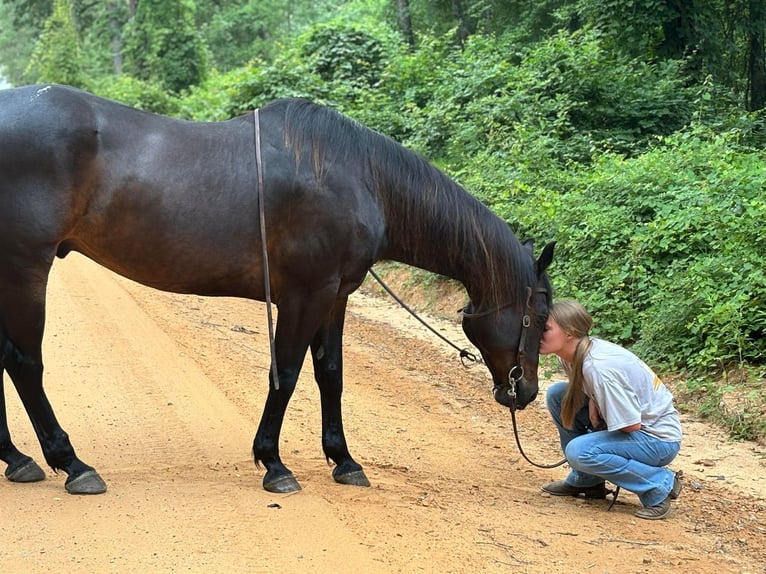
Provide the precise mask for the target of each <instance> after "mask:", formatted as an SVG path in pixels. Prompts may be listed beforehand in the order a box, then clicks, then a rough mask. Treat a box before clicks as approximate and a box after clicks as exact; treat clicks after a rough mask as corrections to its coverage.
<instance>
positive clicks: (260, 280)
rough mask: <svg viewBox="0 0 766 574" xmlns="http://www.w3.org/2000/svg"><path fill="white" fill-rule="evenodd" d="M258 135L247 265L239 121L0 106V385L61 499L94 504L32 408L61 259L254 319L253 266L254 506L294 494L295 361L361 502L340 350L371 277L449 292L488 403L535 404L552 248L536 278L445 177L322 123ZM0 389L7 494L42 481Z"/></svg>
mask: <svg viewBox="0 0 766 574" xmlns="http://www.w3.org/2000/svg"><path fill="white" fill-rule="evenodd" d="M258 116H259V117H258V128H259V133H260V139H261V148H260V153H261V162H262V172H261V176H262V178H263V186H262V188H261V189H260V191H261V192H262V193H261V194H260V195H262V196H263V203H262V209H263V221H264V224H265V227H266V230H265V231H267V234H266V236H267V242H266V245H265V246H264V245H262V242H261V237H262V234H261V232H262V231H263V230H262V229H261V223H260V221H259V205H258V196H259V193H258V191H259V185H258V177H257V171H258V170H257V169H256V160H255V154H254V143H255V142H254V131H253V125H254V119H255V118H254V117H253V114H252V113H250V114H245V115H243V116H240V117H237V118H233V119H231V120H228V121H223V122H213V123H207V122H190V121H184V120H179V119H174V118H169V117H164V116H160V115H156V114H151V113H147V112H144V111H141V110H137V109H133V108H131V107H128V106H125V105H122V104H119V103H116V102H113V101H109V100H105V99H102V98H99V97H96V96H94V95H92V94H89V93H86V92H83V91H80V90H76V89H73V88H69V87H65V86H58V85H39V86H27V87H22V88H16V89H10V90H4V91H0V375H2V374H3V372H7V373H8V375H9V377H10V379H11V380H12V381H13V383H14V385H15V387H16V390H17V392H18V394H19V396H20V397H21V401H22V403H23V405H24V407H25V409H26V411H27V413H28V415H29V418H30V420H31V422H32V425H33V427H34V429H35V431H36V434H37V437H38V439H39V441H40V445H41V447H42V452H43V455H44V457H45V460H46V462H47V463H48V465H50V466H51V467H52V468H53V469H54V470H61V471H64V472H65V473H66V474H67V479H66V482H65V487H66V489H67V491H69V492H70V493H75V494H88V493H100V492H104V491H105V490H106V484H105V482H104V481H103V479H102V478H101V476H100V475H99V474H98V472H97V471H96V470H95V469H94V468H93V467H91V466H90V465H88V464H86V463H85V462H83V461H82V460H81V459H80V458H79V457H78V456H77V454H76V453H75V450H74V448H73V446H72V443H71V441H70V439H69V436H68V435H67V433H66V432H65V431H64V430H63V429H62V428H61V426H60V425H59V423H58V422H57V420H56V417H55V415H54V411H53V408H52V406H51V405H50V403H49V402H48V399H47V397H46V395H45V392H44V389H43V357H42V352H41V344H42V340H43V329H44V324H45V304H46V302H45V292H46V284H47V281H48V274H49V271H50V268H51V266H52V264H53V262H54V259H55V258H56V257H57V256H58V257H60V258H64V257H65V256H66V255H67V253H69V252H71V251H77V252H80V253H82V254H84V255H86V256H87V257H89V258H91V259H92V260H94V261H95V262H97V263H99V264H100V265H103V266H104V267H106V268H108V269H110V270H112V271H114V272H116V273H118V274H120V275H123V276H125V277H127V278H129V279H132V280H134V281H136V282H138V283H142V284H144V285H148V286H150V287H153V288H156V289H161V290H166V291H172V292H177V293H193V294H197V295H202V296H232V297H242V298H247V299H252V300H257V301H265V300H266V292H265V287H264V272H265V270H266V263H267V262H268V271H269V282H268V287H269V290H270V294H269V295H270V298H271V299H273V302H274V304H275V305H276V306H277V308H278V311H279V312H278V316H277V321H276V329H275V334H274V361H273V363H272V365H276V367H275V368H276V369H277V371H278V372H277V373H276V375H277V377H276V379H277V380H278V381H279V385H278V387H277V386H275V385H269V391H268V395H267V398H266V401H265V405H264V409H263V413H262V416H261V419H260V423H259V426H258V429H257V432H256V434H255V438H254V441H253V457H254V460H255V463H256V465H259V466H261V465H262V466H263V467H265V475H264V477H263V486H264V488H265V489H266V490H268V491H271V492H292V491H295V490H299V489H300V485H299V483H298V482H297V481H296V479H295V477H294V476H293V474H292V472H291V471H290V470H289V469H288V468H287V466H285V464H284V463H283V461H282V458H281V456H280V449H279V441H280V432H281V428H282V422H283V419H284V416H285V411H286V408H287V405H288V402H289V400H290V398H291V395H292V394H293V391H294V389H295V384H296V381H297V379H298V375H299V373H300V369H301V366H302V364H303V360H304V357H305V355H306V353H307V351H309V350H310V352H311V356H312V359H313V369H314V378H315V380H316V383H317V385H318V387H319V391H320V401H321V412H322V434H321V440H322V448H323V451H324V454H325V456H326V457H327V459H328V461H329V462H331V463H332V464H333V465H334V468H333V471H332V475H333V477H334V479H335V480H336V481H337V482H339V483H343V484H351V485H360V486H368V485H369V484H370V483H369V481H368V479H367V477H366V475H365V473H364V470H363V468H362V466H361V465H360V464H359V463H358V462H356V461H355V460H354V458H352V456H351V454H350V452H349V449H348V445H347V441H346V437H345V433H344V429H343V417H342V410H341V395H342V391H343V368H342V365H343V361H342V339H343V325H344V317H345V311H346V303H347V300H348V297H349V295H350V294H351V293H353V292H354V291H355V290H356V289H357V288H358V287H359V285H360V284H361V283H362V281H363V279H364V277H365V275H366V274H367V272H368V270H369V269H370V268H371V267H372V265H373V264H374V263H375V262H377V261H380V260H393V261H399V262H402V263H405V264H409V265H412V266H415V267H419V268H422V269H425V270H429V271H432V272H435V273H438V274H441V275H444V276H447V277H451V278H453V279H456V280H458V281H460V282H461V283H462V284H463V286H464V287H465V289H466V291H467V294H468V297H469V299H470V302H469V303H468V305H467V306H466V308H465V313H464V317H463V329H464V331H465V333H466V335H467V337H468V338H469V340H470V341H471V342H472V344H473V345H475V346H476V348H477V349H478V350H479V352H480V353H481V355H482V358H483V360H484V362H485V363H486V365H487V367H488V368H489V371H490V372H491V374H492V378H493V381H494V386H495V391H496V392H495V397H496V399H497V400H498V401H499V402H501V403H503V404H506V405H507V403H506V402H505V401H507V399H506V398H505V397H507V393H506V392H503V391H504V390H507V389H508V388H509V386H510V384H511V382H513V387H514V395H515V396H514V400H515V405H516V406H517V407H519V408H523V407H524V406H525V405H527V404H528V403H529V402H530V401H532V400H534V398H535V396H536V394H537V391H538V383H537V363H538V347H539V341H540V337H541V334H542V331H543V328H544V324H545V321H546V318H547V310H548V306H549V305H550V301H551V286H550V282H549V279H548V277H547V274H546V269H547V267H548V266H549V265H550V263H551V260H552V257H553V244H549V245H547V246H546V247H545V248H544V249H543V251H542V253H541V255H540V258H539V259H535V256H534V254H533V252H532V249H531V245H529V244H527V245H522V244H521V243H520V242H519V241H518V240H517V238H516V237H515V236H514V234H513V233H512V232H511V230H510V229H509V227H508V225H507V224H506V223H505V222H504V221H502V220H501V219H500V218H498V217H497V216H496V215H494V214H493V213H492V211H491V210H489V209H488V208H487V207H486V206H484V205H482V204H481V203H480V202H479V201H478V200H476V199H475V198H474V197H472V196H471V195H470V194H469V193H468V192H466V191H465V190H464V189H463V188H462V187H460V186H459V185H458V184H457V183H455V182H454V181H453V180H451V179H450V178H449V177H447V176H446V175H445V174H444V173H442V172H441V171H439V170H438V169H437V168H435V167H434V166H432V165H431V164H429V163H428V162H427V161H425V160H424V159H423V158H421V157H420V156H419V155H417V154H416V153H414V152H412V151H410V150H408V149H406V148H405V147H403V146H401V145H400V144H398V143H396V142H394V141H393V140H391V139H389V138H387V137H385V136H383V135H381V134H379V133H376V132H374V131H372V130H370V129H367V128H365V127H364V126H362V125H360V124H358V123H356V122H355V121H353V120H351V119H349V118H347V117H345V116H343V115H341V114H339V113H337V112H336V111H333V110H332V109H329V108H327V107H322V106H319V105H316V104H313V103H311V102H308V101H305V100H298V99H289V100H277V101H274V102H272V103H269V104H268V105H266V106H264V107H263V108H261V109H260V110H259V113H258ZM264 255H265V256H264ZM525 316H526V317H527V319H526V320H525V321H524V322H525V325H522V318H523V317H525ZM522 332H523V333H524V336H523V337H522ZM512 374H513V377H514V378H513V380H512V379H511V375H512ZM269 380H271V377H270V379H269ZM3 381H4V378H3V377H0V401H2V402H0V459H2V460H3V461H4V462H5V463H6V464H7V469H6V472H5V474H6V476H7V477H8V478H9V479H10V480H12V481H17V482H30V481H34V480H40V479H42V478H44V476H45V475H44V473H43V472H42V470H41V468H40V467H39V466H38V465H37V463H35V462H34V460H33V459H32V458H31V457H29V456H28V455H26V454H24V453H22V452H20V451H19V450H18V449H17V448H16V446H15V445H14V444H13V442H12V440H11V435H10V432H9V429H8V424H7V417H6V412H5V404H4V395H3V389H2V384H3Z"/></svg>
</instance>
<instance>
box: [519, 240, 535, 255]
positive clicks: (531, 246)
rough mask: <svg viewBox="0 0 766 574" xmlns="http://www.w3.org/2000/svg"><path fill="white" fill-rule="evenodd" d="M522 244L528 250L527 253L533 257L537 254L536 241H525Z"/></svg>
mask: <svg viewBox="0 0 766 574" xmlns="http://www.w3.org/2000/svg"><path fill="white" fill-rule="evenodd" d="M521 244H522V245H523V246H524V247H526V248H527V251H529V252H530V253H531V254H532V255H534V254H535V240H534V239H525V240H524V241H522V242H521Z"/></svg>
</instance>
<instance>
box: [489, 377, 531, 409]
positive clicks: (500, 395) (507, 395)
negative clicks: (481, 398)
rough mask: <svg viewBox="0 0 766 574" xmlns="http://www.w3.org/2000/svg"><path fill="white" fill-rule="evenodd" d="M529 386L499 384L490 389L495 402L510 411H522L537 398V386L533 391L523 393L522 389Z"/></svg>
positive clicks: (523, 384) (522, 384)
mask: <svg viewBox="0 0 766 574" xmlns="http://www.w3.org/2000/svg"><path fill="white" fill-rule="evenodd" d="M528 386H531V385H530V384H529V383H521V384H517V383H501V384H499V385H498V384H496V385H495V386H494V388H493V389H492V394H493V395H494V397H495V401H497V402H498V403H500V404H501V405H503V406H504V407H508V408H509V409H511V410H520V411H521V410H524V408H525V407H526V406H527V405H528V404H529V403H531V402H532V401H534V400H535V398H537V385H534V387H535V390H534V391H532V392H531V393H530V392H525V390H524V389H526V388H528Z"/></svg>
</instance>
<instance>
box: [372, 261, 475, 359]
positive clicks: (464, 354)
mask: <svg viewBox="0 0 766 574" xmlns="http://www.w3.org/2000/svg"><path fill="white" fill-rule="evenodd" d="M368 272H369V274H370V275H372V277H373V279H375V281H377V282H378V283H380V286H381V287H383V289H384V290H385V291H386V293H388V294H389V295H391V297H392V298H393V300H394V301H396V302H397V303H399V305H400V306H401V307H402V309H404V310H405V311H407V312H408V313H409V314H410V315H412V316H413V317H415V319H417V320H418V321H420V323H421V324H422V325H423V326H425V327H426V328H427V329H428V330H429V331H431V332H432V333H433V334H434V335H436V336H437V337H439V338H440V339H441V340H442V341H444V342H445V343H447V344H448V345H449V346H450V347H452V348H453V349H455V350H456V351H457V352H458V353H460V361H461V362H462V363H463V366H464V367H466V368H468V367H469V366H471V365H469V363H481V362H483V361H482V360H481V359H479V358H477V357H476V355H474V354H473V353H471V352H470V351H469V350H468V349H461V348H460V347H458V346H457V345H456V344H455V343H453V342H452V341H450V340H449V339H447V337H445V336H444V335H442V334H441V333H439V331H437V330H436V329H434V328H433V327H431V325H429V324H428V323H426V322H425V321H424V320H423V319H421V318H420V316H419V315H418V314H417V313H415V311H413V310H412V309H410V307H409V306H407V304H406V303H405V302H404V301H402V300H401V299H400V298H399V297H398V296H397V295H396V293H394V292H393V291H392V290H391V288H390V287H389V286H388V285H386V283H385V282H384V281H383V279H381V278H380V277H379V276H378V274H377V273H375V271H373V270H372V269H369V270H368Z"/></svg>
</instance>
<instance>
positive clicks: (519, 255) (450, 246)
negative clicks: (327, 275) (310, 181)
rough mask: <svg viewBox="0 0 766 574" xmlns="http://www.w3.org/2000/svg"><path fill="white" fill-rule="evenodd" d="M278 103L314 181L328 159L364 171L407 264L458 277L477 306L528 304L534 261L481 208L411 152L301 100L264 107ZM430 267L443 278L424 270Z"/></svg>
mask: <svg viewBox="0 0 766 574" xmlns="http://www.w3.org/2000/svg"><path fill="white" fill-rule="evenodd" d="M279 104H282V105H284V126H285V144H286V145H287V146H288V147H293V149H295V153H296V154H298V155H300V154H301V153H305V152H306V151H308V152H309V153H310V157H311V158H312V162H313V165H314V169H315V174H316V176H317V178H318V179H321V177H322V175H323V174H322V173H321V169H322V167H321V166H324V165H326V164H325V161H324V160H325V158H328V157H331V159H332V161H333V162H334V163H337V164H340V165H344V164H345V165H365V166H367V167H366V169H368V170H369V175H370V179H371V181H372V182H373V185H372V186H371V187H372V191H373V192H374V193H376V194H377V198H378V201H379V203H380V205H381V207H382V209H383V211H384V213H385V216H386V235H387V237H389V238H396V242H397V245H398V246H399V248H400V250H401V251H402V252H404V253H407V254H408V255H409V258H410V259H411V261H404V262H405V263H410V264H413V265H416V266H422V267H423V268H424V269H429V270H431V271H435V272H437V273H442V274H444V273H443V270H444V269H450V270H456V271H458V270H459V272H460V273H459V274H460V275H462V276H455V277H453V278H455V279H459V280H460V281H462V282H463V283H464V285H465V286H466V288H467V289H468V290H469V293H473V294H479V296H480V297H481V301H478V300H477V301H474V303H475V304H477V305H478V304H482V305H484V306H490V307H491V306H500V305H506V304H511V305H518V304H524V303H525V302H526V299H525V298H526V287H530V286H534V285H535V284H536V276H535V269H534V265H532V264H531V263H532V258H531V257H530V254H529V252H528V251H527V249H526V248H524V246H522V245H521V243H520V242H519V240H518V239H517V238H516V236H515V235H514V234H513V232H512V231H511V229H510V228H509V226H508V224H507V223H506V222H505V221H503V220H502V219H500V218H499V217H498V216H497V215H495V214H494V213H493V212H492V211H491V210H490V209H489V208H488V207H487V206H485V205H484V204H482V203H481V202H480V201H479V200H478V199H476V198H475V197H474V196H472V195H471V194H470V193H468V192H467V191H466V190H465V189H464V188H463V187H461V186H460V185H458V184H457V183H456V182H454V181H453V180H452V179H450V178H449V177H448V176H447V175H446V174H444V173H443V172H442V171H440V170H439V169H437V168H436V167H435V166H433V165H431V164H430V163H429V162H428V161H427V160H425V159H424V158H423V157H422V156H420V155H419V154H417V153H416V152H414V151H412V150H409V149H407V148H405V147H404V146H402V145H401V144H399V143H397V142H396V141H394V140H392V139H391V138H389V137H387V136H384V135H382V134H380V133H378V132H375V131H373V130H371V129H369V128H367V127H365V126H363V125H361V124H360V123H358V122H356V121H355V120H353V119H351V118H349V117H347V116H344V115H342V114H340V113H339V112H337V111H335V110H332V109H330V108H328V107H324V106H320V105H317V104H314V103H312V102H310V101H308V100H302V99H294V100H282V101H279V102H273V103H272V104H269V106H267V107H271V106H273V105H279ZM330 154H331V155H330ZM296 159H297V158H296ZM325 169H326V167H325ZM435 238H437V240H436V241H435ZM436 261H439V262H440V265H439V266H438V267H441V268H442V270H441V271H440V270H439V269H437V268H436V267H437V266H436V265H433V264H431V265H429V263H431V262H436Z"/></svg>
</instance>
